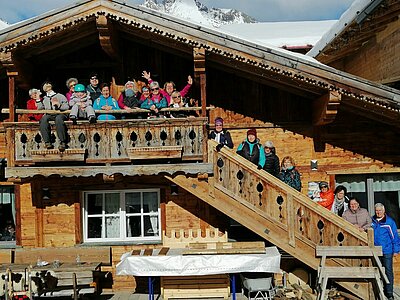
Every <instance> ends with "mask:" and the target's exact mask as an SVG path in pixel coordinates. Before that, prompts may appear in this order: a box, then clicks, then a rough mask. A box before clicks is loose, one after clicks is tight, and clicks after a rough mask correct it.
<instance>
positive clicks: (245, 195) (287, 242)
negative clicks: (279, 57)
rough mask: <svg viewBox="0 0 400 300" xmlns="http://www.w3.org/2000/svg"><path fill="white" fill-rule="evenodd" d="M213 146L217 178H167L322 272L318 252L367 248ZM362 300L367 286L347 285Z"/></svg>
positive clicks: (360, 237)
mask: <svg viewBox="0 0 400 300" xmlns="http://www.w3.org/2000/svg"><path fill="white" fill-rule="evenodd" d="M216 146H217V143H216V142H215V141H209V144H208V160H209V162H210V163H212V164H213V170H214V172H213V174H211V175H210V176H208V178H207V179H202V178H203V176H201V178H200V176H199V177H187V176H186V175H177V176H175V177H167V178H168V179H169V180H171V181H172V182H174V183H175V184H177V185H179V186H180V187H182V188H184V189H185V190H187V191H188V192H190V193H192V194H193V195H195V196H197V197H198V198H200V199H202V200H203V201H205V202H207V203H208V204H210V205H211V206H213V207H215V208H216V209H218V210H220V211H221V212H223V213H224V214H226V215H227V216H229V217H230V218H232V219H234V220H236V221H237V222H239V223H241V224H242V225H243V226H246V227H247V228H249V229H250V230H252V231H253V232H255V233H257V234H258V235H260V236H261V237H263V238H265V239H266V240H268V241H270V242H271V243H273V244H274V245H276V246H277V247H279V248H281V249H283V250H284V251H286V252H287V253H289V254H291V255H292V256H294V257H296V258H297V259H299V260H300V261H302V262H304V263H305V264H307V265H309V266H310V267H312V268H313V269H315V270H317V269H318V266H319V259H318V258H317V257H316V255H315V254H316V247H317V246H365V245H368V239H367V234H366V233H364V232H360V231H359V230H358V229H356V228H355V227H354V226H350V225H349V223H348V222H347V221H345V220H343V219H342V218H340V217H338V216H336V215H334V214H333V213H331V212H330V211H328V210H327V209H326V208H324V207H322V206H320V205H318V204H317V203H315V202H313V201H312V200H311V199H309V198H308V197H307V196H306V195H304V194H302V193H300V192H298V191H296V190H295V189H293V188H291V187H289V186H288V185H286V184H285V183H283V182H282V181H280V180H279V179H277V178H276V177H274V176H272V175H270V174H268V173H267V172H265V171H263V170H257V167H256V166H255V165H254V164H252V163H250V162H249V161H247V160H246V159H244V158H242V157H241V156H239V155H237V154H236V153H235V152H234V151H232V150H229V149H226V148H222V149H221V150H220V151H217V149H216ZM363 263H365V262H363V261H362V260H360V259H353V260H349V259H346V260H344V259H329V260H328V261H327V265H331V266H353V265H354V266H360V265H362V264H363ZM343 285H344V286H345V287H346V288H347V289H349V290H350V291H352V292H354V293H355V294H357V295H358V296H359V297H361V298H362V299H368V298H369V296H368V285H367V284H360V283H356V284H354V283H343Z"/></svg>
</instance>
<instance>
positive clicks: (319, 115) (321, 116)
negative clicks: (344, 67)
mask: <svg viewBox="0 0 400 300" xmlns="http://www.w3.org/2000/svg"><path fill="white" fill-rule="evenodd" d="M341 100H342V97H341V94H339V92H337V91H329V92H328V93H326V94H325V95H323V96H321V97H319V98H318V99H316V100H314V102H313V117H312V118H313V125H314V126H321V125H326V124H329V123H332V122H333V121H334V120H335V118H336V115H337V112H338V108H339V105H340V102H341Z"/></svg>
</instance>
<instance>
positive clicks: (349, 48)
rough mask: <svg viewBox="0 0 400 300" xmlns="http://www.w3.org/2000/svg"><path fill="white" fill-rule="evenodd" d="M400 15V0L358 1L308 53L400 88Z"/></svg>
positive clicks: (338, 67)
mask: <svg viewBox="0 0 400 300" xmlns="http://www.w3.org/2000/svg"><path fill="white" fill-rule="evenodd" d="M399 16H400V3H399V1H396V0H373V1H368V0H365V1H364V0H361V1H356V2H355V3H354V4H353V5H352V7H350V9H349V10H348V11H346V12H345V13H344V14H343V16H342V17H341V19H340V20H339V21H338V22H337V24H336V25H334V26H333V27H332V29H331V30H330V31H328V32H327V33H326V34H325V36H324V37H323V38H322V39H321V40H320V41H319V42H318V43H317V44H316V45H315V47H314V48H313V49H312V50H311V51H310V52H308V53H307V55H310V56H312V57H314V58H316V59H317V60H319V61H320V62H322V63H324V64H327V65H330V66H332V67H334V68H336V69H339V70H342V71H345V72H348V73H351V74H354V75H357V76H360V77H363V78H366V79H369V80H372V81H375V82H379V83H382V84H385V85H389V86H391V87H395V88H397V89H399V88H400V61H399V58H398V54H397V53H398V52H399V41H400V19H399Z"/></svg>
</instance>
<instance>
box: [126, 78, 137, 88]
mask: <svg viewBox="0 0 400 300" xmlns="http://www.w3.org/2000/svg"><path fill="white" fill-rule="evenodd" d="M128 85H133V86H134V85H135V83H134V82H133V81H132V80H129V81H127V82H126V83H125V88H127V87H128Z"/></svg>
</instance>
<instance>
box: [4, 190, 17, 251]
mask: <svg viewBox="0 0 400 300" xmlns="http://www.w3.org/2000/svg"><path fill="white" fill-rule="evenodd" d="M0 189H1V191H0V192H1V193H0V204H2V205H4V203H3V194H5V193H3V192H4V191H5V190H7V189H9V191H8V194H9V197H10V199H9V201H10V203H9V204H10V205H11V218H12V222H13V226H14V230H15V233H14V234H15V239H14V240H7V241H3V240H1V238H0V245H1V247H7V246H9V245H10V246H12V247H13V246H15V245H16V242H17V236H18V234H17V230H18V228H17V226H16V223H17V215H18V211H17V209H16V206H17V204H16V201H17V192H16V187H15V185H12V184H0ZM3 190H4V191H3ZM13 205H14V209H15V211H14V214H15V215H13V208H12V207H13ZM3 221H4V222H5V220H3ZM3 230H4V226H3V227H2V228H0V231H1V232H0V233H2V231H3Z"/></svg>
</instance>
